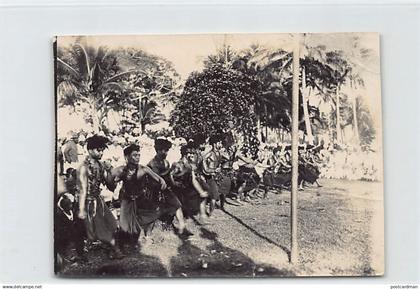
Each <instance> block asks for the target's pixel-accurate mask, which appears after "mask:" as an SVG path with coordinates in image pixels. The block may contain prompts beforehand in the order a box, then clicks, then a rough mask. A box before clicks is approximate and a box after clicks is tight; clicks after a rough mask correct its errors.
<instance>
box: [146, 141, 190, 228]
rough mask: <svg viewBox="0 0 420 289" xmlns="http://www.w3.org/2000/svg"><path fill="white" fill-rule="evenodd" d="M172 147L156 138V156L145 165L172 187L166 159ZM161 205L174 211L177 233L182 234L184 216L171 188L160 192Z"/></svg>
mask: <svg viewBox="0 0 420 289" xmlns="http://www.w3.org/2000/svg"><path fill="white" fill-rule="evenodd" d="M171 147H172V142H171V141H169V140H167V139H165V138H157V139H155V145H154V148H155V151H156V155H155V156H154V157H153V159H152V160H151V161H150V162H149V163H148V164H147V166H148V167H150V168H151V169H152V170H153V172H155V173H156V174H158V175H159V176H160V177H161V178H163V179H164V180H165V182H166V184H168V185H170V186H172V185H173V181H172V179H171V177H170V171H171V166H170V164H169V162H168V160H167V159H166V157H167V156H168V151H169V150H170V148H171ZM161 193H162V203H163V204H164V205H165V206H166V207H168V208H172V210H170V211H173V210H175V217H176V219H177V221H178V233H179V234H182V233H183V232H184V229H185V221H184V215H183V213H182V204H181V202H180V201H179V199H178V198H177V196H176V195H175V194H174V193H173V191H172V190H171V187H168V188H166V189H165V190H163V191H162V192H161ZM166 217H167V218H168V222H170V223H172V219H173V216H171V215H168V216H166Z"/></svg>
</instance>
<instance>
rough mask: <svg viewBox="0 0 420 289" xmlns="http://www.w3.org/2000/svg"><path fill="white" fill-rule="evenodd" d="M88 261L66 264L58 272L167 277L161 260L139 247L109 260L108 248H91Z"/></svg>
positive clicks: (79, 275)
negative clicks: (142, 251)
mask: <svg viewBox="0 0 420 289" xmlns="http://www.w3.org/2000/svg"><path fill="white" fill-rule="evenodd" d="M88 260H89V261H88V262H85V263H73V264H68V265H67V266H66V267H65V268H64V270H62V271H61V272H59V273H58V276H59V277H66V278H122V277H126V278H138V277H167V276H169V274H168V271H167V269H166V268H165V266H164V265H163V264H162V263H161V261H160V260H159V259H158V258H156V257H153V256H149V255H145V254H142V253H141V252H140V249H137V250H133V251H132V252H130V253H129V254H126V257H124V258H122V259H119V260H111V259H109V257H108V250H106V249H105V248H102V247H97V248H93V249H92V250H90V251H89V253H88Z"/></svg>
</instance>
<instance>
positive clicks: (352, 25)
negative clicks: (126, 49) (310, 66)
mask: <svg viewBox="0 0 420 289" xmlns="http://www.w3.org/2000/svg"><path fill="white" fill-rule="evenodd" d="M63 2H64V1H63ZM95 2H96V3H99V2H98V1H92V0H91V1H90V2H84V4H83V6H77V5H76V6H75V5H72V3H75V2H69V1H65V2H64V3H65V4H66V5H63V6H55V7H54V6H49V5H51V4H50V3H53V1H43V2H42V1H39V2H38V4H37V2H35V1H33V2H29V1H18V2H13V1H8V0H6V1H4V0H3V1H0V156H1V158H0V283H14V284H22V283H37V284H48V283H86V280H73V279H59V278H56V277H55V276H54V275H53V253H52V248H53V241H52V240H53V239H52V238H53V234H52V228H53V225H52V219H53V212H52V205H53V204H52V196H53V164H54V87H53V55H52V37H53V36H54V35H75V34H152V33H156V34H169V33H215V32H218V33H223V32H230V33H235V32H242V33H246V32H354V31H369V32H379V33H380V34H381V54H382V55H381V65H382V112H383V128H384V132H383V135H384V150H385V156H384V161H385V192H384V193H385V247H386V252H385V262H386V270H385V276H384V277H375V278H299V279H274V280H273V279H271V280H261V279H259V280H258V281H256V280H248V279H246V280H244V279H242V280H235V281H233V280H211V281H206V283H207V284H208V282H211V283H216V284H226V283H228V284H229V283H242V284H249V282H253V283H255V282H258V283H271V284H272V283H279V284H296V283H300V284H321V283H326V284H332V283H338V284H346V283H351V284H395V283H397V284H405V283H417V284H418V283H420V281H419V280H420V277H419V276H420V274H419V272H420V261H419V260H420V254H419V251H420V248H419V247H420V246H419V244H420V209H419V208H418V206H419V205H420V202H419V200H420V196H419V195H420V181H419V179H420V173H419V162H420V157H419V149H418V148H419V146H420V142H419V140H420V137H419V133H420V130H419V125H420V121H419V120H420V117H419V114H420V112H419V109H420V101H419V100H418V99H419V97H420V94H419V92H420V89H419V88H420V85H419V82H420V73H419V72H420V71H419V65H420V56H419V53H420V42H419V41H420V6H419V5H418V2H417V4H416V1H410V2H405V3H402V2H392V1H386V2H382V3H385V4H382V5H380V4H378V3H381V2H378V1H375V2H371V3H376V4H366V3H365V4H359V5H354V4H351V3H355V2H350V1H342V2H339V3H338V4H337V3H336V4H334V2H332V1H328V2H324V3H330V4H328V5H320V3H321V4H322V3H323V2H321V1H317V2H316V3H315V4H310V3H311V2H309V1H300V2H299V3H298V4H291V3H292V2H291V1H285V2H284V3H287V5H284V6H282V5H276V4H274V3H275V1H263V2H262V3H264V4H265V5H263V4H260V5H253V4H250V3H259V2H257V1H255V2H251V1H246V4H239V3H240V2H238V1H235V2H233V3H236V4H226V3H228V2H227V1H225V2H223V1H218V4H217V5H215V4H211V2H210V1H200V2H199V3H200V4H197V3H196V4H191V3H193V2H192V1H190V2H189V3H190V4H189V5H188V4H186V3H187V2H183V3H182V2H179V3H178V4H179V5H161V4H151V3H148V4H147V5H137V6H136V5H130V3H133V1H126V2H124V3H123V4H121V6H117V5H115V4H116V3H113V5H111V6H107V5H103V3H104V2H101V3H102V5H99V6H93V5H92V4H94V3H95ZM108 2H111V1H108ZM115 2H116V1H115ZM164 2H166V3H169V1H160V2H159V3H164ZM28 3H31V4H28ZM79 3H82V1H79ZM222 3H225V4H224V5H222ZM279 3H281V1H279ZM296 3H297V2H296ZM305 3H306V4H305ZM359 3H362V2H359ZM396 3H401V4H396ZM20 4H26V5H23V6H22V5H20ZM95 282H96V283H103V282H105V283H107V284H113V283H131V284H133V283H139V282H142V283H148V284H149V285H150V284H151V283H152V284H153V282H158V283H162V284H167V285H169V284H172V283H174V282H176V283H177V285H176V287H181V286H182V283H180V282H181V280H176V281H174V280H167V281H162V280H161V281H150V280H149V281H139V280H98V281H96V280H95ZM182 282H183V283H186V282H188V283H193V282H194V281H193V280H190V281H182ZM195 283H197V281H195ZM171 286H172V285H171ZM196 286H199V284H196Z"/></svg>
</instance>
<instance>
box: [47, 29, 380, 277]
mask: <svg viewBox="0 0 420 289" xmlns="http://www.w3.org/2000/svg"><path fill="white" fill-rule="evenodd" d="M54 71H55V75H54V77H55V104H56V127H55V128H56V144H55V145H56V151H55V153H56V155H55V156H56V162H55V172H54V173H55V196H54V204H52V205H53V206H52V210H54V269H55V273H56V274H57V276H60V277H73V278H80V277H90V278H92V277H93V278H100V277H119V278H143V277H158V278H166V277H176V278H191V277H192V278H197V277H233V278H238V277H241V278H242V277H251V278H252V277H295V276H297V277H298V276H378V275H379V276H380V275H383V274H384V210H383V207H384V204H383V160H382V155H383V148H382V124H381V122H382V119H381V118H382V116H381V90H380V87H381V84H380V50H379V34H377V33H350V32H349V33H316V34H315V33H290V34H288V33H278V34H275V33H272V34H196V35H188V34H185V35H138V36H136V35H113V36H105V35H103V36H57V37H56V38H55V41H54Z"/></svg>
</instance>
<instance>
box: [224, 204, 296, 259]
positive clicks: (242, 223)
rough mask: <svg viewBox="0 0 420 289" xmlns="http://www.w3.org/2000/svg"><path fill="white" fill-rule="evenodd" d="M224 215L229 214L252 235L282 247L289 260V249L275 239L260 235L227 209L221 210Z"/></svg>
mask: <svg viewBox="0 0 420 289" xmlns="http://www.w3.org/2000/svg"><path fill="white" fill-rule="evenodd" d="M223 212H224V213H225V214H226V215H228V216H230V217H231V218H232V219H234V220H235V221H236V222H238V223H239V224H241V225H242V226H244V227H245V228H247V229H248V230H249V231H250V232H252V233H253V234H254V235H256V236H257V237H259V238H261V239H263V240H264V241H266V242H268V243H270V244H272V245H274V246H276V247H278V248H280V249H282V250H283V251H284V252H285V253H286V254H287V258H288V259H289V262H290V250H289V249H288V248H286V247H285V246H283V245H280V244H278V243H276V242H275V241H273V240H271V239H270V238H268V237H266V236H264V235H261V234H260V233H259V232H257V231H256V230H255V229H254V228H252V227H250V226H248V225H247V224H246V223H244V221H242V220H241V219H240V218H238V217H237V216H235V215H233V214H232V213H229V212H228V211H223Z"/></svg>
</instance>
